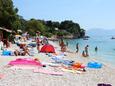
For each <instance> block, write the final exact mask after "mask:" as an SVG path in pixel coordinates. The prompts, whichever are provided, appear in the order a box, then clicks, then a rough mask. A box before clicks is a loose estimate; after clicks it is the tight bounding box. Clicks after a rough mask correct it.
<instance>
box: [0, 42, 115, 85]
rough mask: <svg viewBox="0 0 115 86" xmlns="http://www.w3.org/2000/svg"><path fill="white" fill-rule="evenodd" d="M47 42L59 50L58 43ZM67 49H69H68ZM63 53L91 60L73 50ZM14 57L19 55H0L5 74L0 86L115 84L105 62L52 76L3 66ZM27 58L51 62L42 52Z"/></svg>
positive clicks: (74, 57)
mask: <svg viewBox="0 0 115 86" xmlns="http://www.w3.org/2000/svg"><path fill="white" fill-rule="evenodd" d="M49 43H50V44H52V45H53V46H54V47H55V49H56V52H57V53H59V52H60V47H59V46H58V44H56V43H55V42H53V41H50V42H49ZM68 50H69V51H71V50H70V49H68ZM65 54H66V55H67V56H65V57H64V59H70V60H74V61H77V62H81V63H83V64H85V65H86V64H87V63H88V62H89V61H92V60H93V59H92V58H84V57H81V56H80V54H76V53H74V52H66V53H65ZM7 58H8V59H7ZM16 58H19V56H18V57H15V56H13V57H11V58H10V57H0V62H1V63H2V62H3V63H4V64H1V65H0V73H1V74H4V75H5V77H3V78H2V79H0V85H1V86H38V85H39V86H97V84H98V83H109V84H111V85H112V86H114V85H115V82H114V79H115V72H114V71H115V70H114V69H112V68H110V67H109V66H108V65H106V64H103V66H102V68H100V69H92V68H86V72H84V73H82V74H74V73H68V72H64V75H63V76H53V75H47V74H41V73H33V71H32V70H21V69H20V70H11V69H9V68H6V67H5V64H7V63H8V62H9V61H10V60H13V59H16ZM21 58H25V57H21ZM27 58H39V59H40V61H44V62H51V57H48V56H47V55H46V54H44V53H40V54H37V55H35V56H34V57H28V56H27ZM96 61H97V60H96ZM99 62H100V61H99ZM27 81H28V83H27ZM22 82H23V83H22ZM44 82H45V83H44Z"/></svg>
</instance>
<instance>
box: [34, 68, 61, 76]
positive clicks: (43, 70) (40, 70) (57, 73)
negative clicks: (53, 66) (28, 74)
mask: <svg viewBox="0 0 115 86" xmlns="http://www.w3.org/2000/svg"><path fill="white" fill-rule="evenodd" d="M34 73H44V74H50V75H59V76H62V75H63V72H54V71H49V70H46V69H35V70H34Z"/></svg>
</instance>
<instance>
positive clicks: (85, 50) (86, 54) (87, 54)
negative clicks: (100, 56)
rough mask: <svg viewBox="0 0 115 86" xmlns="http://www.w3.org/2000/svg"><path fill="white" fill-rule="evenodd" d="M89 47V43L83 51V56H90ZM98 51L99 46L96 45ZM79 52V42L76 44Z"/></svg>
mask: <svg viewBox="0 0 115 86" xmlns="http://www.w3.org/2000/svg"><path fill="white" fill-rule="evenodd" d="M88 47H89V45H86V46H85V47H84V50H83V52H82V56H83V57H88V56H89V53H88ZM97 51H98V48H97V46H96V47H95V52H97ZM78 52H79V43H77V44H76V53H78Z"/></svg>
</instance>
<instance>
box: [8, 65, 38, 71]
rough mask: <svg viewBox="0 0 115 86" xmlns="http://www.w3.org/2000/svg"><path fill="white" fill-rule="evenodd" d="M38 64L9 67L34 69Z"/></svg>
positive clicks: (12, 67)
mask: <svg viewBox="0 0 115 86" xmlns="http://www.w3.org/2000/svg"><path fill="white" fill-rule="evenodd" d="M36 68H38V66H32V65H14V66H11V67H10V69H14V70H15V69H30V70H31V69H36Z"/></svg>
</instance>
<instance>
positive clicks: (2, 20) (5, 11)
mask: <svg viewBox="0 0 115 86" xmlns="http://www.w3.org/2000/svg"><path fill="white" fill-rule="evenodd" d="M17 12H18V9H17V8H14V6H13V2H12V0H0V27H5V28H7V29H12V30H16V29H17V27H18V28H19V25H20V24H19V23H20V22H19V17H18V15H17Z"/></svg>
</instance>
